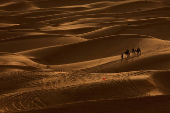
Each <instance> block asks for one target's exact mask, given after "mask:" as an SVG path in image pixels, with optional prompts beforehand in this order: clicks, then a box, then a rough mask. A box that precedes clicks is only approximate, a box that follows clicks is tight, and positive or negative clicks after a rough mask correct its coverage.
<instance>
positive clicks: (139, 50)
mask: <svg viewBox="0 0 170 113" xmlns="http://www.w3.org/2000/svg"><path fill="white" fill-rule="evenodd" d="M136 52H137V56H138V55H141V49H140V48H139V46H138V48H137V50H136Z"/></svg>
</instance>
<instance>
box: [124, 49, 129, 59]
mask: <svg viewBox="0 0 170 113" xmlns="http://www.w3.org/2000/svg"><path fill="white" fill-rule="evenodd" d="M125 54H126V55H127V58H130V52H129V49H127V50H126V52H125Z"/></svg>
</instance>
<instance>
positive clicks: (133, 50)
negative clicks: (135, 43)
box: [132, 48, 136, 56]
mask: <svg viewBox="0 0 170 113" xmlns="http://www.w3.org/2000/svg"><path fill="white" fill-rule="evenodd" d="M132 53H133V54H134V55H135V56H136V53H135V49H134V48H132Z"/></svg>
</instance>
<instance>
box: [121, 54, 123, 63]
mask: <svg viewBox="0 0 170 113" xmlns="http://www.w3.org/2000/svg"><path fill="white" fill-rule="evenodd" d="M122 61H123V54H121V62H122Z"/></svg>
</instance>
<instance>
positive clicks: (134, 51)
mask: <svg viewBox="0 0 170 113" xmlns="http://www.w3.org/2000/svg"><path fill="white" fill-rule="evenodd" d="M124 53H125V54H126V56H127V58H130V52H129V49H127V50H126V51H125V52H124ZM132 54H133V55H134V56H139V55H141V49H140V48H139V47H138V48H137V49H136V50H135V49H134V48H133V49H132ZM121 59H122V60H123V54H121Z"/></svg>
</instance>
